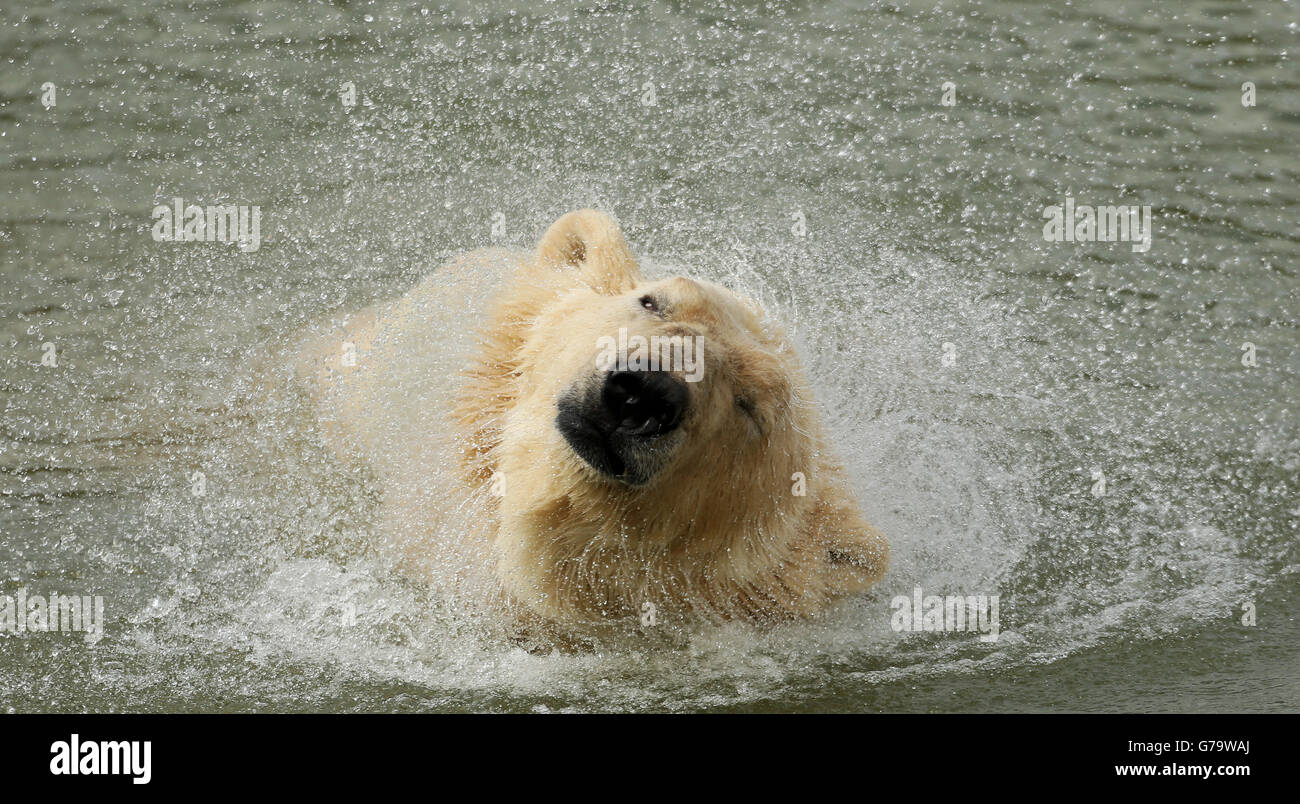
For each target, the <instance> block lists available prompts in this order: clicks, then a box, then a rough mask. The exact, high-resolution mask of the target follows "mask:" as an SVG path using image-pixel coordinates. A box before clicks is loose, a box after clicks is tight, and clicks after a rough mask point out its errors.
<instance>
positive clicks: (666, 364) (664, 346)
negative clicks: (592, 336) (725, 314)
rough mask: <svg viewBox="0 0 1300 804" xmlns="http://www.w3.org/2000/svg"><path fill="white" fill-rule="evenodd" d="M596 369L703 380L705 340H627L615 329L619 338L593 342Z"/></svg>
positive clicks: (623, 332) (682, 337)
mask: <svg viewBox="0 0 1300 804" xmlns="http://www.w3.org/2000/svg"><path fill="white" fill-rule="evenodd" d="M596 349H597V350H599V354H597V355H596V368H597V369H599V370H601V371H661V370H662V371H680V372H682V373H683V374H684V375H685V376H684V377H683V379H685V380H686V381H687V382H699V381H700V380H701V379H702V378H703V377H704V338H703V337H701V336H699V335H651V336H650V337H649V338H647V337H645V336H644V335H632V336H630V337H629V336H628V334H627V328H626V327H619V328H618V338H617V339H615V338H614V337H613V336H612V335H602V336H600V337H599V338H597V339H596Z"/></svg>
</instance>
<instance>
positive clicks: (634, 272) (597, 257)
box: [537, 209, 641, 296]
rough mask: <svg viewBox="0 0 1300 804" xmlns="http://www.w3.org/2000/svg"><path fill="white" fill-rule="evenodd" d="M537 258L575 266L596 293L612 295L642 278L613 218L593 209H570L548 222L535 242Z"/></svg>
mask: <svg viewBox="0 0 1300 804" xmlns="http://www.w3.org/2000/svg"><path fill="white" fill-rule="evenodd" d="M537 258H538V260H539V261H540V262H542V263H543V264H548V265H551V266H553V267H557V268H561V269H563V268H576V269H578V276H579V277H580V278H581V279H582V281H584V282H586V283H587V284H588V285H590V286H591V289H592V290H594V291H596V292H597V293H600V294H604V295H608V296H613V295H615V294H618V293H623V292H625V291H628V290H631V289H632V288H634V287H636V285H637V283H638V282H640V281H641V269H639V268H638V267H637V264H636V260H635V259H634V258H633V257H632V252H631V251H629V250H628V247H627V241H626V240H624V239H623V232H622V230H620V229H619V228H618V224H617V223H616V222H615V221H614V219H613V218H611V217H610V216H608V215H606V214H605V213H603V212H597V211H596V210H594V209H580V210H577V211H576V212H570V213H569V214H567V215H565V216H564V217H562V218H560V219H559V220H558V221H556V222H555V223H553V224H551V228H549V229H547V230H546V234H544V235H542V240H541V242H540V243H538V244H537Z"/></svg>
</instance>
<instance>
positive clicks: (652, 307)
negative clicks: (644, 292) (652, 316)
mask: <svg viewBox="0 0 1300 804" xmlns="http://www.w3.org/2000/svg"><path fill="white" fill-rule="evenodd" d="M641 306H642V307H644V308H645V309H647V310H649V311H650V312H652V313H657V312H659V302H657V301H655V298H654V297H653V296H642V297H641Z"/></svg>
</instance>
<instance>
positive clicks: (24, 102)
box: [0, 1, 1300, 712]
mask: <svg viewBox="0 0 1300 804" xmlns="http://www.w3.org/2000/svg"><path fill="white" fill-rule="evenodd" d="M1298 35H1300V13H1297V9H1296V8H1295V5H1294V3H1282V2H1277V3H1273V2H1242V3H1228V2H1190V3H1180V4H1170V3H1165V4H1151V5H1149V6H1147V7H1145V8H1143V7H1139V6H1137V5H1136V4H1132V3H1123V2H1091V3H1073V4H1061V3H1016V2H986V3H966V2H961V3H958V2H941V3H937V4H936V3H920V2H918V3H906V2H900V3H894V4H887V5H877V4H857V3H827V4H823V3H757V2H736V3H724V4H717V3H708V4H704V3H700V4H694V3H667V4H649V5H644V6H643V5H641V4H633V3H607V4H593V5H590V6H588V7H584V6H582V5H577V4H567V3H538V4H532V5H529V6H525V5H520V6H519V7H517V8H514V9H513V10H512V9H511V8H510V7H507V6H500V5H496V4H484V3H464V4H460V5H457V6H455V7H453V8H450V9H448V8H446V7H445V6H438V5H435V4H433V3H413V4H388V3H347V4H339V5H324V4H310V5H302V6H299V5H297V4H290V3H286V2H278V1H273V2H262V3H194V4H97V3H80V2H63V3H57V4H55V3H49V4H38V3H25V4H23V5H21V6H17V5H15V4H13V3H6V5H5V6H4V8H3V10H0V63H2V64H3V69H2V70H0V255H2V256H0V272H2V275H3V278H4V284H3V286H2V288H3V289H2V290H0V311H2V312H3V315H2V316H0V361H2V364H0V365H2V366H3V369H2V370H3V374H2V375H0V399H2V400H3V417H2V418H0V594H6V595H15V594H16V593H17V590H19V589H24V590H26V591H27V592H29V593H33V594H35V593H48V592H49V591H51V590H54V591H60V592H63V593H77V594H85V595H102V596H103V597H104V598H105V611H106V617H107V627H106V631H105V634H104V637H103V639H102V640H100V641H99V642H98V643H97V644H95V645H94V646H93V647H90V646H87V644H86V643H85V642H84V640H83V639H82V638H81V636H79V635H70V634H59V633H54V634H8V633H0V705H3V706H5V707H6V708H9V709H14V710H17V711H50V710H54V711H82V710H93V711H119V710H129V711H192V710H200V711H207V710H221V711H226V710H238V711H246V710H257V711H280V710H288V711H298V710H308V711H318V710H319V711H353V710H367V711H370V710H378V711H389V710H399V711H427V710H471V711H478V710H491V711H543V709H544V710H545V711H564V710H576V711H609V710H617V711H623V710H635V711H641V710H673V711H694V710H723V711H736V710H739V711H749V710H758V711H791V710H799V711H803V710H818V711H820V710H830V711H840V710H852V711H1022V710H1028V711H1061V710H1065V711H1174V712H1195V711H1270V712H1273V711H1296V710H1297V709H1300V681H1298V680H1297V677H1298V676H1300V673H1298V672H1297V671H1298V670H1300V647H1297V644H1298V642H1300V639H1298V638H1300V620H1298V619H1297V617H1296V615H1295V611H1296V609H1297V606H1300V550H1298V548H1297V530H1298V526H1297V522H1300V495H1298V494H1297V485H1298V480H1297V469H1298V468H1300V433H1298V431H1297V427H1296V416H1295V404H1296V400H1297V399H1298V398H1300V357H1298V356H1297V341H1298V339H1297V327H1298V324H1297V289H1298V288H1300V280H1298V279H1297V271H1298V270H1300V260H1298V259H1297V257H1300V237H1297V227H1296V223H1297V220H1300V186H1298V185H1297V178H1298V177H1300V158H1298V157H1297V150H1296V145H1295V143H1296V139H1297V137H1298V136H1300V69H1298V68H1297V66H1296V50H1297V46H1298V44H1300V41H1298ZM47 82H48V83H50V84H53V85H54V87H55V96H54V103H53V104H52V105H49V104H47V103H43V99H45V98H47V94H46V93H47V90H45V89H43V86H44V85H45V84H46V83H47ZM945 82H951V85H952V86H951V89H950V90H946V89H945V86H944V84H945ZM1245 82H1251V83H1252V84H1253V85H1254V88H1255V89H1254V91H1255V99H1254V101H1255V104H1254V105H1253V106H1245V105H1243V103H1242V97H1243V89H1242V85H1243V83H1245ZM345 84H350V85H351V86H352V87H353V88H354V89H355V91H356V103H355V105H353V106H351V107H350V108H349V107H348V106H345V104H344V102H343V98H342V97H341V95H340V91H341V89H343V88H344V85H345ZM946 92H947V94H948V95H949V96H950V98H951V101H952V104H951V105H946V104H945V103H944V100H945V97H944V96H945V93H946ZM651 94H652V95H653V97H650V96H651ZM1066 196H1070V197H1072V198H1074V199H1076V200H1077V202H1078V203H1079V204H1092V205H1118V204H1131V205H1135V206H1143V205H1149V206H1150V207H1151V208H1152V220H1153V236H1152V241H1151V248H1150V250H1149V251H1146V252H1135V251H1133V250H1132V249H1131V248H1130V246H1129V244H1127V243H1109V242H1097V243H1058V242H1048V241H1045V240H1044V238H1043V234H1042V228H1043V217H1042V214H1043V210H1044V208H1045V207H1048V206H1051V205H1058V204H1063V203H1064V199H1065V198H1066ZM175 197H181V198H183V199H185V202H186V203H191V202H193V203H198V204H218V203H229V204H236V205H256V206H258V207H260V210H261V239H262V243H261V247H260V249H258V250H257V251H256V252H251V253H244V252H241V251H240V250H239V249H238V248H236V247H234V246H233V245H226V244H220V243H159V242H155V241H154V239H153V238H152V237H151V236H150V225H151V224H152V219H151V210H152V209H153V207H154V206H155V205H156V204H160V203H161V204H170V203H171V199H173V198H175ZM582 206H596V207H601V208H604V209H607V210H609V211H611V212H613V213H614V214H616V215H617V216H618V217H619V219H620V221H621V222H622V224H623V227H624V230H625V232H626V234H627V236H628V239H629V241H630V242H631V244H632V247H633V250H634V251H636V252H637V253H638V254H640V255H642V256H643V258H644V260H645V262H646V265H647V267H648V268H649V269H650V270H651V272H661V273H663V272H669V271H676V272H686V273H691V274H693V275H698V276H704V277H707V278H711V279H715V280H718V281H722V282H725V283H727V284H730V285H732V286H734V287H736V288H738V289H740V290H742V291H744V292H745V293H747V294H748V295H751V296H754V297H756V298H759V299H760V300H762V301H763V303H764V304H765V306H766V307H767V308H768V309H769V310H770V311H771V312H772V313H774V314H775V315H776V316H777V317H778V318H780V319H781V320H783V321H785V322H786V324H787V325H788V327H789V328H790V329H791V330H792V332H793V334H794V337H795V340H796V341H797V344H798V347H799V349H800V351H801V352H802V354H803V355H804V358H805V361H806V363H807V365H808V367H809V372H810V374H811V375H812V377H813V378H814V381H815V384H816V385H817V387H818V391H819V395H820V399H821V401H822V404H823V406H824V409H825V414H826V417H827V420H828V424H829V426H830V428H831V430H832V431H833V432H834V433H835V435H836V442H837V444H838V448H839V450H840V452H841V454H842V455H843V457H844V458H845V461H846V463H847V465H848V467H849V469H850V471H851V474H852V476H853V478H854V481H853V482H854V484H855V488H856V491H857V493H858V495H859V497H860V499H861V500H862V503H863V508H864V511H865V513H866V514H867V516H868V518H869V519H871V520H872V521H874V522H875V523H876V524H877V525H878V526H879V527H880V528H881V529H882V530H883V531H884V532H885V533H886V534H887V535H888V536H889V537H890V540H891V544H892V547H893V563H892V565H891V569H890V573H889V575H888V576H887V577H886V579H885V580H884V581H883V582H882V584H881V585H880V587H879V588H878V589H877V590H876V591H875V592H874V593H873V594H871V595H868V596H866V597H864V598H862V599H860V600H855V601H852V602H850V603H849V604H847V605H846V606H844V607H843V608H842V609H840V610H837V611H835V612H832V613H831V614H830V615H828V616H827V617H825V618H822V619H820V620H818V621H816V622H813V623H807V624H800V625H796V626H789V627H781V628H776V629H754V628H748V627H740V626H727V627H714V628H705V629H698V630H690V631H673V630H672V629H663V630H662V631H661V632H660V633H656V634H653V635H650V636H643V635H634V634H628V635H626V636H625V637H624V638H619V639H614V640H612V641H610V642H609V643H608V644H602V645H601V646H600V647H599V648H598V649H596V650H594V651H591V652H589V653H582V654H573V655H553V656H540V655H533V654H528V653H526V652H524V651H522V650H520V649H518V648H516V647H513V646H511V645H509V644H506V643H503V642H501V641H499V640H497V639H494V638H493V636H492V632H491V630H490V629H486V628H484V627H482V625H481V623H480V622H479V620H478V617H477V616H476V615H475V614H473V613H467V612H464V611H462V610H460V609H457V608H456V607H455V606H454V605H453V603H452V602H450V601H448V600H445V599H442V598H440V597H439V595H438V594H436V593H435V592H433V591H431V590H430V589H428V588H424V587H422V586H421V585H418V584H412V583H410V582H407V581H403V580H401V579H400V578H399V577H397V576H396V575H394V574H393V573H392V572H391V570H390V569H389V568H388V567H387V566H386V564H385V562H384V561H383V558H382V556H377V555H375V554H374V552H373V551H371V550H368V549H367V547H366V545H367V543H368V542H367V536H368V535H369V534H370V533H371V529H372V527H373V522H374V515H375V510H374V509H375V490H374V489H373V488H370V487H368V485H367V483H366V480H365V478H364V477H359V476H351V475H348V474H347V473H346V472H344V471H342V470H340V469H338V468H337V467H332V466H330V465H329V463H328V461H327V459H326V458H325V456H324V455H323V454H322V453H320V452H319V451H318V450H315V449H314V448H313V447H312V444H311V443H310V441H311V439H310V438H309V436H307V435H304V432H305V429H306V428H305V425H304V417H303V415H302V411H301V410H300V409H299V408H298V407H296V403H295V400H294V398H293V395H292V393H290V392H287V391H285V390H284V389H272V391H270V392H268V391H267V389H266V388H265V387H264V385H263V384H262V380H261V379H260V378H264V377H265V376H266V374H267V370H268V366H267V363H268V361H269V362H270V363H272V364H274V362H275V360H276V358H275V357H274V355H275V352H274V350H273V345H274V344H276V343H278V342H279V341H280V340H281V339H282V338H284V337H285V336H287V335H288V334H289V333H292V332H294V331H297V330H298V329H300V328H301V327H303V326H305V325H307V324H308V323H309V322H311V321H314V320H317V319H318V318H320V317H321V316H323V315H326V314H329V313H332V312H335V311H341V310H347V309H355V308H359V307H361V306H364V305H365V304H368V303H370V302H371V301H374V300H376V299H380V298H384V297H387V296H391V295H394V294H397V293H400V292H402V291H403V290H405V289H406V288H408V287H409V286H411V285H412V284H413V283H414V282H415V281H416V280H417V279H418V278H419V277H421V276H423V275H424V274H426V273H427V272H428V271H431V270H433V269H434V268H436V266H437V265H438V264H440V263H441V262H442V261H443V260H444V259H446V258H447V257H449V256H451V255H454V254H456V253H459V252H462V251H464V250H467V249H469V248H474V247H478V246H483V245H488V244H499V245H509V246H516V247H530V246H531V245H532V244H533V243H534V242H535V240H536V238H537V237H538V235H540V233H541V231H542V230H543V229H544V228H545V226H546V225H547V224H549V223H550V222H551V221H553V220H554V219H555V218H556V217H558V216H559V215H560V214H562V213H563V212H565V211H567V210H569V209H573V208H578V207H582ZM800 222H803V226H804V227H805V229H806V234H804V235H803V236H799V233H798V229H799V225H800ZM46 343H52V344H54V349H55V351H56V353H57V366H49V365H42V364H41V361H42V357H43V356H44V355H45V354H46V348H45V347H44V344H46ZM1247 343H1249V344H1253V353H1254V355H1255V361H1254V363H1255V365H1253V366H1248V365H1244V364H1243V358H1244V357H1245V356H1246V355H1247V352H1246V351H1243V345H1244V344H1247ZM945 344H951V345H952V346H951V348H950V351H949V352H947V353H948V354H952V355H953V356H954V359H953V361H952V364H951V365H946V364H945V361H944V360H943V357H944V355H945V353H946V352H945V346H944V345H945ZM274 368H275V366H274V365H272V366H270V369H271V370H272V373H274V371H273V370H274ZM200 471H201V472H202V473H203V475H204V477H205V479H206V492H205V494H204V495H203V496H201V497H196V496H195V495H194V494H192V489H191V485H192V477H193V475H194V473H195V472H200ZM1094 472H1101V473H1102V474H1103V475H1104V477H1105V479H1106V492H1105V494H1104V495H1103V496H1094V493H1093V491H1094V488H1095V483H1096V480H1095V476H1094ZM918 585H919V586H922V587H923V588H924V589H926V593H927V594H931V593H933V594H940V595H942V594H999V595H1000V597H1001V601H1002V608H1001V612H1002V613H1001V618H1002V623H1001V631H1002V634H1001V636H1000V638H999V640H998V641H997V642H996V643H982V642H979V641H978V640H976V639H974V638H973V637H971V636H970V635H967V634H899V633H896V632H894V631H893V630H892V629H891V627H890V615H891V614H892V610H891V608H890V606H889V603H890V601H891V598H893V597H894V596H896V595H910V594H911V593H912V590H913V588H914V587H916V586H918ZM1246 604H1250V605H1251V606H1253V610H1254V612H1255V621H1256V624H1255V625H1254V626H1248V625H1243V624H1242V621H1241V620H1242V617H1243V613H1244V611H1243V607H1244V606H1245V605H1246ZM344 611H348V612H351V613H353V614H354V615H355V618H354V619H350V618H348V617H345V616H343V614H342V612H344Z"/></svg>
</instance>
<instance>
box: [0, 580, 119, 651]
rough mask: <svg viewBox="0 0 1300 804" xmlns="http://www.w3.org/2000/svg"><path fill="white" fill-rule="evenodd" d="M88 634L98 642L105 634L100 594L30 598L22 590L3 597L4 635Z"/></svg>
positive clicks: (1, 621) (1, 625)
mask: <svg viewBox="0 0 1300 804" xmlns="http://www.w3.org/2000/svg"><path fill="white" fill-rule="evenodd" d="M55 631H57V632H60V633H84V634H85V635H86V641H87V642H91V643H95V642H98V641H99V640H100V638H101V637H102V636H103V635H104V598H103V597H102V596H100V595H94V596H91V595H61V594H59V593H58V592H51V593H50V594H49V595H48V596H47V595H29V594H28V593H27V589H26V588H19V589H18V591H17V592H16V593H14V594H12V595H0V633H10V634H24V633H41V634H44V633H50V632H55Z"/></svg>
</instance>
